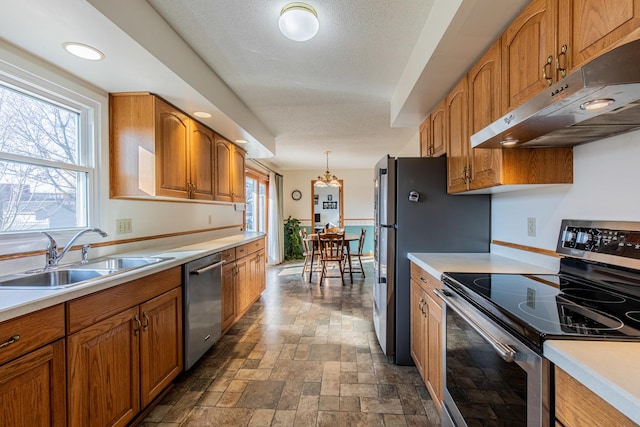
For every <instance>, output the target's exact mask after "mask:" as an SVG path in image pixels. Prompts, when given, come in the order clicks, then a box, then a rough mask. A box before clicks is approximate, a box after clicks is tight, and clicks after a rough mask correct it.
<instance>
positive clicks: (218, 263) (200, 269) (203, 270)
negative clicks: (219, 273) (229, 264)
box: [189, 260, 226, 276]
mask: <svg viewBox="0 0 640 427" xmlns="http://www.w3.org/2000/svg"><path fill="white" fill-rule="evenodd" d="M225 262H226V261H225V260H222V261H220V262H216V263H215V264H211V265H208V266H206V267H203V268H199V269H197V270H195V271H191V272H189V274H195V275H196V276H199V275H201V274H203V273H206V272H207V271H209V270H213V269H214V268H218V267H220V266H221V265H222V264H224V263H225Z"/></svg>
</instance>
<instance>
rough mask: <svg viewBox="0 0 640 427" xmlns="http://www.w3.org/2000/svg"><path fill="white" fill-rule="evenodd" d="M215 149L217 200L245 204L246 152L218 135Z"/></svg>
mask: <svg viewBox="0 0 640 427" xmlns="http://www.w3.org/2000/svg"><path fill="white" fill-rule="evenodd" d="M215 147H216V148H215V152H216V167H215V171H216V172H215V199H216V200H220V201H225V202H237V203H244V202H245V199H246V196H245V191H244V187H245V184H244V178H245V177H244V169H245V152H244V150H243V149H241V148H240V147H238V146H236V145H235V144H233V143H231V142H229V141H227V140H226V139H224V138H223V137H221V136H220V135H216V140H215Z"/></svg>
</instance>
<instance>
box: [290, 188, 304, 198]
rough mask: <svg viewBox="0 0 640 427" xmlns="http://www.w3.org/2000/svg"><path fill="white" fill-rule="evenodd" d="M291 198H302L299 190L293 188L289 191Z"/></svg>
mask: <svg viewBox="0 0 640 427" xmlns="http://www.w3.org/2000/svg"><path fill="white" fill-rule="evenodd" d="M291 198H292V199H293V200H300V199H301V198H302V193H301V192H300V190H293V191H292V192H291Z"/></svg>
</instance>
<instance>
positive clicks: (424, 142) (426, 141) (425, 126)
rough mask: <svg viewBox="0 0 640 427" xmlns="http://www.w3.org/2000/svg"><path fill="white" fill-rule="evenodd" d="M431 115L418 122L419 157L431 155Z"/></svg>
mask: <svg viewBox="0 0 640 427" xmlns="http://www.w3.org/2000/svg"><path fill="white" fill-rule="evenodd" d="M432 149H433V144H432V143H431V115H428V116H427V118H426V119H424V121H423V122H422V123H421V124H420V157H431V151H432Z"/></svg>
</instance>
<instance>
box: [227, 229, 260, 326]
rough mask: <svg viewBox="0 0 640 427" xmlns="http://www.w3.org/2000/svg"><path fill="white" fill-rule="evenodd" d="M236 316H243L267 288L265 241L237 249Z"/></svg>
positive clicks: (256, 241) (258, 241)
mask: <svg viewBox="0 0 640 427" xmlns="http://www.w3.org/2000/svg"><path fill="white" fill-rule="evenodd" d="M236 256H237V258H236V267H237V275H236V281H235V302H236V316H237V317H240V316H242V315H243V314H244V313H245V312H246V311H247V310H248V309H249V307H251V305H252V304H253V303H254V302H255V301H256V300H257V299H258V298H260V294H261V293H262V291H263V290H264V289H265V287H266V275H265V266H264V263H265V249H264V239H259V240H254V241H253V242H249V243H245V244H244V245H241V246H238V247H237V248H236Z"/></svg>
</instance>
